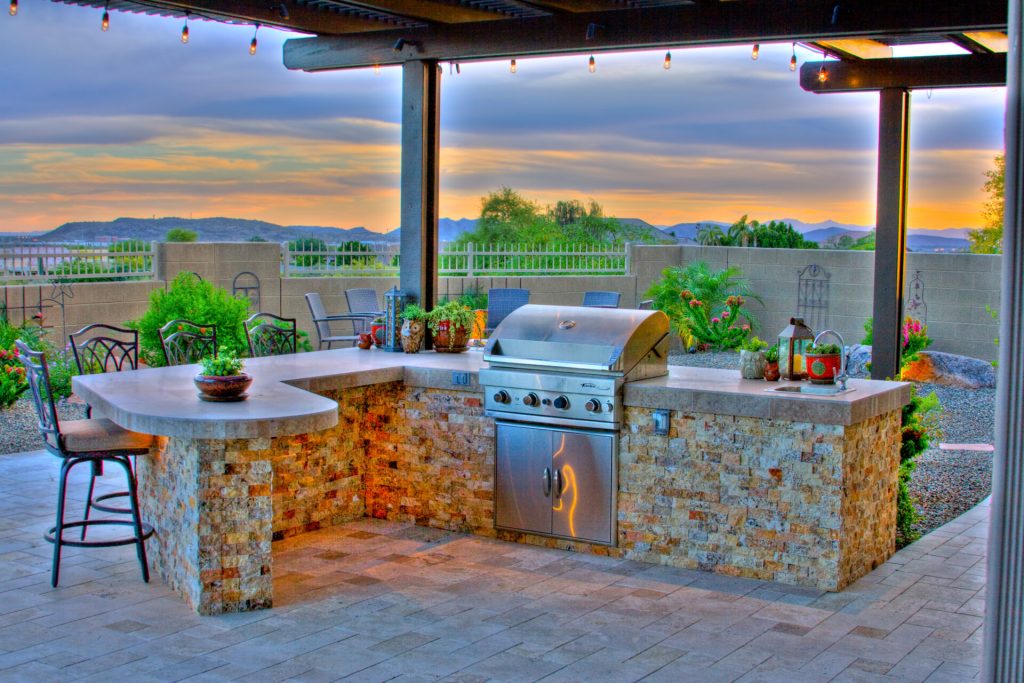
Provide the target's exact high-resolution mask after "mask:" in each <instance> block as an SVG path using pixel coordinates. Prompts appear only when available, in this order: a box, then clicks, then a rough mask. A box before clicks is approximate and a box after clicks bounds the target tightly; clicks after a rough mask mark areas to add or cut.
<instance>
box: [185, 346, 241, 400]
mask: <svg viewBox="0 0 1024 683" xmlns="http://www.w3.org/2000/svg"><path fill="white" fill-rule="evenodd" d="M244 364H245V362H244V361H243V360H242V359H241V358H239V357H238V356H236V355H235V353H234V352H233V351H221V353H220V355H218V356H207V357H206V358H203V360H202V367H203V369H202V371H201V372H200V373H199V374H198V375H196V376H195V379H193V381H194V382H195V385H196V388H197V389H199V392H200V393H199V398H201V399H203V400H204V401H242V400H245V398H246V397H247V396H248V395H247V394H246V393H245V390H246V389H248V388H249V385H250V384H252V377H251V376H250V375H247V374H245V373H244V372H242V367H243V366H244Z"/></svg>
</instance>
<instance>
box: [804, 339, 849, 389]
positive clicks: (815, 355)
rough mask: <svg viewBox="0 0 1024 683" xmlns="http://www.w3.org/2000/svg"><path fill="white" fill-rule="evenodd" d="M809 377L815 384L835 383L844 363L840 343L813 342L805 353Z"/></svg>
mask: <svg viewBox="0 0 1024 683" xmlns="http://www.w3.org/2000/svg"><path fill="white" fill-rule="evenodd" d="M804 358H805V364H806V368H807V379H809V380H811V382H813V383H814V384H833V383H834V382H835V381H836V375H838V374H839V372H840V370H841V368H842V364H843V350H842V349H841V348H839V345H838V344H811V345H810V346H809V347H807V352H806V353H805V354H804Z"/></svg>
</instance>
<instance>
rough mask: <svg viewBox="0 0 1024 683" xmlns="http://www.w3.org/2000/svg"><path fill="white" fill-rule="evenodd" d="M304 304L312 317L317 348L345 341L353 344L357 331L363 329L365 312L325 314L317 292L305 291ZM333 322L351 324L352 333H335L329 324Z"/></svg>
mask: <svg viewBox="0 0 1024 683" xmlns="http://www.w3.org/2000/svg"><path fill="white" fill-rule="evenodd" d="M306 304H307V305H308V306H309V315H310V317H312V318H313V329H314V330H316V338H317V348H318V349H321V350H322V349H324V348H327V349H330V348H333V347H334V344H341V343H345V342H347V343H349V344H353V345H354V344H355V343H356V342H357V341H358V340H359V333H360V332H361V331H362V330H363V326H364V323H366V321H367V314H366V313H362V314H349V313H342V314H340V315H327V309H325V308H324V302H323V300H322V299H321V298H320V294H319V293H318V292H307V293H306ZM374 317H376V316H374ZM371 320H372V318H371ZM334 323H349V324H351V325H352V331H353V332H352V334H338V333H336V332H335V331H334V330H332V329H331V325H332V324H334ZM366 329H367V330H369V325H366Z"/></svg>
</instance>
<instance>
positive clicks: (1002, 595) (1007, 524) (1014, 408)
mask: <svg viewBox="0 0 1024 683" xmlns="http://www.w3.org/2000/svg"><path fill="white" fill-rule="evenodd" d="M1022 22H1024V19H1022V11H1021V3H1020V2H1011V3H1010V18H1009V34H1010V53H1009V57H1008V59H1007V74H1006V76H1007V78H1006V186H1005V187H1006V206H1005V209H1006V210H1005V214H1004V216H1005V218H1004V228H1003V282H1002V289H1003V291H1002V302H1001V304H1000V307H999V315H1000V329H999V371H998V372H999V374H998V382H997V385H996V386H997V388H996V452H995V457H994V462H993V466H992V512H991V514H992V517H991V522H990V524H991V526H990V529H989V541H988V543H989V546H988V579H987V582H986V585H987V586H988V603H987V605H986V609H985V637H984V639H983V642H984V648H985V651H984V659H983V665H984V668H983V673H982V680H984V681H993V682H995V681H1000V682H1001V681H1021V680H1024V609H1021V605H1024V328H1022V325H1024V239H1021V234H1020V230H1021V225H1022V223H1024V112H1022V108H1021V101H1020V99H1021V92H1022V90H1024V79H1022V69H1024V64H1022V58H1024V54H1022V51H1021V45H1020V40H1021V37H1022V35H1024V25H1022Z"/></svg>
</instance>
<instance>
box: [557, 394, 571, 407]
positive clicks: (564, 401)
mask: <svg viewBox="0 0 1024 683" xmlns="http://www.w3.org/2000/svg"><path fill="white" fill-rule="evenodd" d="M554 406H555V407H556V408H558V409H559V410H565V409H566V408H568V407H569V399H568V398H567V397H565V396H559V397H558V398H556V399H555V401H554Z"/></svg>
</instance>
